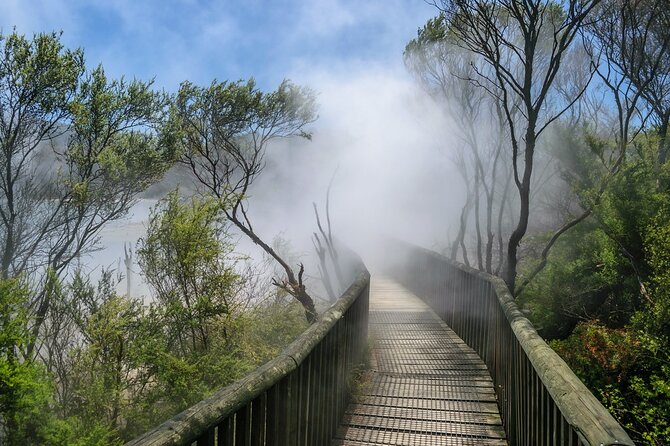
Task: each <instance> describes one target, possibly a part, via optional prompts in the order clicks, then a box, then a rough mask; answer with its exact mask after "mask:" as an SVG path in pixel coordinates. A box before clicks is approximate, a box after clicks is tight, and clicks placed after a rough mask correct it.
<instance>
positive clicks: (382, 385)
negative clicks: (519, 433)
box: [333, 276, 507, 446]
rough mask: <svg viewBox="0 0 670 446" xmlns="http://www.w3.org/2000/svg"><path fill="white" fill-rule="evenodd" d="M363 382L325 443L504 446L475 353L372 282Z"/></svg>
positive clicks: (413, 305) (408, 298)
mask: <svg viewBox="0 0 670 446" xmlns="http://www.w3.org/2000/svg"><path fill="white" fill-rule="evenodd" d="M370 334H371V336H372V338H373V340H374V347H373V349H372V354H371V356H372V357H371V364H370V365H371V367H370V368H371V370H370V373H369V376H368V382H367V384H366V385H365V386H364V388H363V390H362V392H361V393H362V394H361V395H358V398H357V401H356V402H355V403H353V404H351V405H350V406H349V407H348V409H347V411H346V415H345V418H344V420H343V421H342V423H341V424H340V428H339V430H338V432H337V435H336V438H335V440H334V441H333V446H370V445H398V446H400V445H407V446H412V445H425V446H432V445H506V444H507V442H506V441H505V433H504V431H503V428H502V422H501V419H500V415H499V412H498V406H497V404H496V397H495V392H494V389H493V383H492V381H491V378H490V376H489V373H488V371H487V370H486V366H485V365H484V363H483V362H482V360H481V359H480V358H479V356H477V354H476V353H475V352H474V351H473V350H472V349H471V348H470V347H468V346H467V345H465V343H463V341H462V340H461V339H460V338H459V337H458V336H456V334H455V333H454V332H453V331H452V330H451V329H450V328H449V327H448V326H447V325H446V324H445V323H444V322H442V321H441V320H440V318H439V317H438V316H437V315H436V314H435V313H434V312H433V311H431V310H430V309H429V308H428V307H427V306H426V304H424V303H423V302H422V301H421V300H420V299H419V298H418V297H416V296H415V295H413V294H412V293H411V292H409V291H408V290H407V289H405V288H403V287H402V286H400V285H399V284H398V283H396V282H393V281H391V280H389V279H385V278H380V277H377V276H375V277H373V278H372V280H371V289H370Z"/></svg>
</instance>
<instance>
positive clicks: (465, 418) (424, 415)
mask: <svg viewBox="0 0 670 446" xmlns="http://www.w3.org/2000/svg"><path fill="white" fill-rule="evenodd" d="M347 413H348V414H352V415H379V414H384V415H385V416H388V417H395V418H404V419H406V420H434V421H444V422H452V423H473V424H491V425H498V426H499V425H500V417H499V416H498V414H497V413H495V412H493V413H483V412H460V411H449V410H440V409H417V408H408V407H393V406H373V405H370V404H362V403H359V404H352V405H351V406H349V407H348V408H347Z"/></svg>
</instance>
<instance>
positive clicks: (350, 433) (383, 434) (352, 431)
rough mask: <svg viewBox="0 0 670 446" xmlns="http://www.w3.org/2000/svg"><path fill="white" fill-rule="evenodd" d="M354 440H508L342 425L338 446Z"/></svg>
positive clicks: (393, 443) (397, 443)
mask: <svg viewBox="0 0 670 446" xmlns="http://www.w3.org/2000/svg"><path fill="white" fill-rule="evenodd" d="M337 440H340V441H337ZM342 440H346V441H342ZM352 441H355V442H362V443H363V444H366V443H367V444H377V445H380V444H381V445H385V446H417V445H422V446H432V445H436V446H437V445H440V446H452V445H453V446H457V445H458V446H507V441H505V440H503V439H500V438H482V437H464V436H452V435H430V434H423V433H415V432H404V431H386V430H376V429H363V428H358V427H341V428H340V431H339V432H338V434H337V438H336V441H335V442H334V443H333V444H334V445H338V446H340V445H341V446H344V445H352V444H354V443H351V442H352Z"/></svg>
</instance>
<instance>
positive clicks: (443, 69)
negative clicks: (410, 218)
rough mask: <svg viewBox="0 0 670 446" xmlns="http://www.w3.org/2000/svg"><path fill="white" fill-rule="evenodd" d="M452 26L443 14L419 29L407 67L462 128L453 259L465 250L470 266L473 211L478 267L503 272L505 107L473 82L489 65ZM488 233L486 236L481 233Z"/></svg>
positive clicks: (407, 54) (506, 184)
mask: <svg viewBox="0 0 670 446" xmlns="http://www.w3.org/2000/svg"><path fill="white" fill-rule="evenodd" d="M448 26H449V23H448V21H447V18H446V16H445V15H444V14H440V15H439V16H437V17H435V18H433V19H430V20H428V22H427V23H426V25H425V26H423V27H422V28H420V29H419V32H418V36H417V37H416V38H415V39H413V40H411V41H410V42H409V43H408V44H407V46H406V47H405V52H404V58H405V65H406V66H407V68H408V69H409V70H410V71H411V72H412V73H413V74H414V75H415V76H416V77H417V78H418V80H419V82H420V83H421V85H422V86H423V87H424V88H425V89H426V90H427V91H428V93H429V94H430V95H431V96H432V97H434V98H436V99H438V100H440V102H441V103H442V104H443V105H444V106H445V108H446V110H447V112H448V114H449V116H450V117H451V118H452V119H454V120H455V121H457V123H458V127H459V129H460V133H459V136H460V139H461V141H462V144H461V145H459V147H458V149H457V154H456V156H455V159H454V163H455V164H456V166H457V167H458V172H459V174H460V175H461V176H462V178H463V181H464V183H465V186H466V191H467V193H466V200H465V203H464V205H463V207H462V209H461V215H460V220H459V229H458V233H457V235H456V237H455V238H454V240H453V242H452V246H451V254H450V257H451V258H452V259H453V260H456V258H457V257H458V251H459V249H460V251H461V254H462V257H463V261H464V263H465V264H466V265H469V264H470V260H469V257H468V249H467V248H466V243H465V237H466V234H467V232H468V231H467V229H468V221H469V217H470V214H471V213H473V214H474V225H475V231H474V232H475V237H476V248H475V250H474V253H475V257H476V260H477V264H476V266H477V267H478V268H479V269H480V270H482V271H486V272H489V273H493V272H494V271H499V270H500V267H501V263H502V261H503V250H502V244H501V243H500V244H499V246H498V247H497V250H498V253H497V254H498V265H497V266H495V267H494V265H493V257H494V251H495V250H496V247H495V246H494V241H495V238H496V233H497V237H498V239H499V240H502V237H503V217H504V215H505V210H506V208H508V207H509V202H508V200H509V197H508V195H509V186H510V180H511V170H510V169H509V168H507V166H506V163H504V161H505V160H504V156H505V151H504V150H503V149H504V148H505V144H506V141H505V138H506V132H505V128H504V122H503V116H502V109H501V108H500V105H499V104H498V103H497V102H496V101H495V100H494V99H493V98H491V97H490V96H489V95H488V94H487V93H486V91H485V90H484V89H482V88H478V86H477V85H476V83H475V82H472V79H473V76H474V75H475V74H476V73H477V72H482V71H484V70H486V69H487V67H486V66H484V64H483V63H482V60H481V58H480V57H478V56H477V55H475V54H473V53H472V52H470V51H468V50H464V49H462V48H459V47H458V46H457V45H456V42H455V41H454V39H453V36H451V35H450V33H449V30H448ZM483 129H486V130H483ZM500 187H501V188H502V192H500V191H499V188H500ZM482 196H483V198H484V203H483V205H482V203H481V202H482ZM482 207H483V209H482ZM496 208H497V209H496ZM482 211H483V214H484V215H483V216H482V215H481V214H482ZM508 213H509V211H508ZM494 220H495V225H496V228H494ZM482 223H483V224H482ZM482 226H484V228H483V229H482ZM483 231H484V232H485V235H482V232H483Z"/></svg>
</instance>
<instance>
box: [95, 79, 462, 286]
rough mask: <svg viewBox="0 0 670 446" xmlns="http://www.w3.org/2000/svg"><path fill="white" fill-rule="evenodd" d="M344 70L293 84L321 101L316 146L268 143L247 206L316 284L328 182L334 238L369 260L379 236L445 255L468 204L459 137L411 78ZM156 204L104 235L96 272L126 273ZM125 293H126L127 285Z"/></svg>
mask: <svg viewBox="0 0 670 446" xmlns="http://www.w3.org/2000/svg"><path fill="white" fill-rule="evenodd" d="M338 71H339V74H338V72H337V71H336V72H332V71H331V72H326V71H323V70H319V71H312V72H303V73H302V75H301V76H300V77H294V78H293V80H294V81H295V82H296V83H299V84H302V85H308V86H310V87H311V88H313V89H314V90H316V91H317V92H318V103H319V118H318V120H317V121H316V122H315V123H313V124H312V125H311V128H310V130H311V131H312V134H313V138H312V140H311V141H309V140H305V139H300V138H292V139H285V140H279V141H275V142H274V143H272V145H271V146H270V147H269V148H268V152H267V167H266V169H265V171H264V172H263V173H262V174H261V176H260V177H259V178H258V179H257V181H256V183H255V184H254V187H253V189H252V191H251V195H250V198H249V200H250V215H251V218H252V223H253V224H254V228H255V230H256V232H257V233H258V234H259V235H260V236H261V237H262V238H263V239H264V240H266V241H271V240H272V239H273V238H274V237H276V236H280V237H282V238H283V239H285V240H288V241H289V242H290V247H291V249H292V250H293V251H294V252H295V253H297V254H299V255H300V256H301V261H304V262H305V264H306V265H307V272H308V274H309V275H310V276H315V275H316V274H317V270H316V263H315V258H314V257H315V256H314V254H313V248H312V243H311V240H310V237H311V235H312V233H313V232H314V231H316V230H317V227H316V221H315V217H314V211H313V207H312V203H313V202H316V203H317V205H318V206H319V209H320V214H321V216H322V218H323V219H324V220H325V200H326V192H327V189H328V184H329V183H330V182H331V179H332V180H333V185H332V190H331V196H330V213H331V219H332V228H333V232H334V235H335V236H336V237H338V238H340V239H341V240H343V241H344V242H345V243H346V244H347V245H348V246H350V247H352V248H353V249H354V250H355V251H357V252H358V253H359V254H361V255H362V256H363V257H364V258H365V257H366V252H365V250H366V244H367V242H368V241H370V240H372V239H373V238H375V236H378V235H382V236H383V235H388V236H393V237H397V238H400V239H403V240H407V241H410V242H414V243H417V244H420V245H423V246H427V247H435V246H437V245H441V246H444V244H445V242H446V240H447V239H448V238H449V229H450V228H451V229H452V231H455V230H456V229H457V228H456V222H457V218H458V213H459V212H460V207H461V206H462V202H463V200H464V190H463V186H462V182H461V180H460V178H459V176H458V172H456V171H455V168H454V166H453V163H452V160H451V159H450V156H451V155H450V148H453V147H454V146H455V145H456V144H458V137H457V136H456V134H457V133H456V131H455V129H454V128H453V124H451V121H450V120H449V119H448V118H447V117H446V116H445V115H444V114H443V112H442V110H441V109H440V108H439V107H438V105H437V104H436V103H435V102H434V101H433V100H432V99H430V98H429V97H428V96H427V95H426V94H425V93H424V92H423V91H421V90H420V89H419V87H418V86H416V84H415V83H414V82H413V81H412V80H411V79H410V77H409V75H408V74H407V73H406V72H404V71H402V70H398V71H389V70H388V69H383V68H376V69H370V68H365V67H360V68H356V69H353V70H352V69H348V70H338ZM170 180H171V178H169V177H168V178H166V181H168V182H169V181H170ZM183 186H188V185H183ZM150 204H151V202H148V201H142V202H140V203H139V205H138V206H136V208H135V209H134V211H133V213H132V214H133V215H131V216H130V219H129V220H126V221H123V222H116V223H114V224H113V225H112V226H110V227H109V228H108V229H106V230H105V231H104V233H103V238H102V244H103V245H105V247H106V249H105V250H104V251H103V253H101V254H98V255H97V257H99V258H95V259H93V262H92V263H98V264H102V265H104V266H112V267H117V265H118V266H121V267H122V265H123V262H121V263H117V260H116V259H119V258H121V257H122V256H123V242H124V241H128V242H131V243H133V245H134V244H135V243H136V241H137V239H138V238H139V237H141V236H143V235H144V227H145V225H144V224H143V222H144V221H146V218H147V215H148V207H149V206H150ZM452 236H453V235H452ZM238 250H239V251H240V252H242V253H246V254H249V255H251V256H252V257H253V258H255V259H260V258H261V257H262V252H261V250H260V249H259V248H257V247H255V246H253V245H252V244H251V243H250V242H249V241H248V240H247V239H245V238H244V237H239V239H238ZM84 263H86V262H85V261H84ZM121 271H122V272H125V271H124V270H123V269H121ZM134 272H135V274H134V276H135V277H134V279H133V281H134V284H133V292H134V293H138V294H144V295H146V294H148V290H147V289H146V288H145V287H144V286H143V285H142V284H141V280H140V278H139V276H138V274H137V273H138V272H139V268H137V267H135V268H134ZM119 288H120V291H121V290H125V283H122V284H120V287H119Z"/></svg>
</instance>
